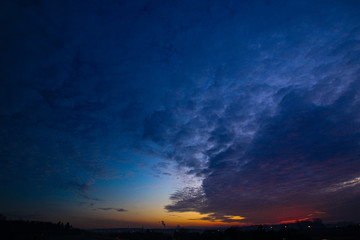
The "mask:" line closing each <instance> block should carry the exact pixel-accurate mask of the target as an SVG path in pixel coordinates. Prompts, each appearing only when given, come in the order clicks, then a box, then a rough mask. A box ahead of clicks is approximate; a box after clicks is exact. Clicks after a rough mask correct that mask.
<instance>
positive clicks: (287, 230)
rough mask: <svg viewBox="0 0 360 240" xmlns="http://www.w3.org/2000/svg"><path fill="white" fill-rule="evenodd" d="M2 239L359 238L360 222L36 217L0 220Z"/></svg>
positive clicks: (241, 239) (184, 239)
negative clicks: (105, 223)
mask: <svg viewBox="0 0 360 240" xmlns="http://www.w3.org/2000/svg"><path fill="white" fill-rule="evenodd" d="M0 239H1V240H3V239H4V240H10V239H11V240H25V239H30V240H45V239H49V240H58V239H65V240H77V239H78V240H85V239H89V240H101V239H104V240H110V239H113V240H125V239H128V240H257V239H261V240H359V239H360V225H359V224H342V225H340V224H339V225H335V224H334V225H331V226H330V225H329V226H325V225H323V224H319V223H315V222H310V221H307V222H299V223H295V224H288V225H276V226H262V225H260V226H252V227H247V228H238V227H231V228H227V229H211V230H209V229H208V230H196V229H181V228H177V229H166V230H162V229H118V230H116V229H113V230H108V231H85V230H80V229H74V228H72V227H71V225H70V224H68V223H67V224H64V223H60V222H59V223H57V224H54V223H49V222H37V221H21V220H18V221H6V220H3V221H0Z"/></svg>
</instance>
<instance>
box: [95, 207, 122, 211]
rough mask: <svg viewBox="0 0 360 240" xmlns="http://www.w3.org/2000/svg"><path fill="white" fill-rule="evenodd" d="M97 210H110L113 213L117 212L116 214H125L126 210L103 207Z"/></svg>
mask: <svg viewBox="0 0 360 240" xmlns="http://www.w3.org/2000/svg"><path fill="white" fill-rule="evenodd" d="M96 209H98V210H103V211H110V210H114V211H117V212H127V210H126V209H123V208H111V207H103V208H96Z"/></svg>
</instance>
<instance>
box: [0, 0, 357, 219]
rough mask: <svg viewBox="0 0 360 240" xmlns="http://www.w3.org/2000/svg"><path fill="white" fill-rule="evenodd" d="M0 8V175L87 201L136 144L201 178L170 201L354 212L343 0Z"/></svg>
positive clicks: (250, 214)
mask: <svg viewBox="0 0 360 240" xmlns="http://www.w3.org/2000/svg"><path fill="white" fill-rule="evenodd" d="M1 5H2V7H1V8H0V9H2V10H1V15H2V16H3V19H4V20H2V24H1V25H2V29H4V34H5V36H6V37H3V38H1V40H0V41H1V48H2V49H1V51H2V54H1V57H0V58H1V66H2V67H1V79H3V80H2V82H1V88H0V91H1V93H0V97H1V101H0V102H1V106H0V108H1V119H0V126H1V132H0V134H1V138H0V154H1V159H2V165H3V167H2V168H1V169H0V171H1V177H0V179H1V180H2V181H6V180H9V179H17V180H18V181H24V180H27V182H28V184H37V183H40V182H42V183H43V182H44V181H46V182H47V183H48V184H53V185H59V187H60V188H63V189H69V190H71V191H74V192H75V193H77V194H78V195H81V196H84V197H90V196H89V195H88V194H87V190H88V189H89V187H90V185H91V184H92V183H93V182H94V181H96V179H101V178H112V177H118V176H122V175H126V173H124V172H123V171H122V169H117V168H114V167H113V163H114V162H116V161H117V159H118V156H119V152H121V151H133V152H138V153H142V154H149V155H152V156H156V157H160V158H163V159H165V160H166V161H172V162H176V163H177V165H178V167H179V169H182V170H183V171H184V170H185V172H186V174H187V175H190V176H192V177H194V179H197V180H199V181H201V184H200V185H199V186H196V188H189V187H186V188H185V189H179V190H178V191H176V192H175V193H174V194H173V195H172V197H171V199H172V200H173V203H172V204H171V205H168V206H166V209H168V210H169V211H180V212H181V211H197V212H200V213H209V214H210V217H209V219H212V220H215V219H220V220H223V221H230V222H231V221H239V220H236V219H234V218H233V217H231V216H242V217H245V220H244V221H247V222H252V223H257V222H260V221H261V222H271V221H274V222H280V221H284V220H289V219H298V218H306V217H310V218H311V217H313V216H317V217H327V218H328V219H331V218H332V217H334V218H341V219H347V220H349V219H354V218H356V217H358V216H360V214H359V212H356V211H358V210H356V207H355V208H354V206H355V205H354V204H355V203H356V202H357V200H358V198H359V186H358V183H360V180H359V179H358V177H359V176H360V171H359V170H358V169H360V161H359V149H360V148H359V140H360V136H359V134H360V128H359V127H360V126H359V120H360V119H359V113H360V101H359V90H360V86H359V84H360V79H359V73H360V72H359V70H360V67H359V57H360V26H358V22H360V21H359V20H360V19H359V17H358V16H360V14H359V9H360V6H359V5H358V4H357V3H356V2H353V1H317V2H316V3H314V2H313V1H301V2H298V1H283V2H282V3H280V2H277V3H269V2H267V1H241V2H240V1H226V2H225V1H216V2H214V3H211V4H209V3H208V2H207V1H204V2H203V1H195V2H194V1H171V2H169V1H151V2H149V1H114V2H111V1H108V2H106V3H100V2H97V1H92V2H88V3H86V4H81V3H79V2H77V3H73V2H66V1H65V2H64V1H58V2H56V1H55V2H52V3H49V2H47V1H30V2H25V1H3V2H2V3H1ZM15 176H16V177H15ZM59 182H60V184H59ZM64 186H65V187H64ZM229 216H230V217H229Z"/></svg>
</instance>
